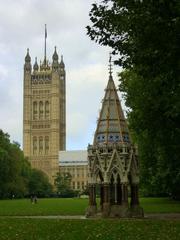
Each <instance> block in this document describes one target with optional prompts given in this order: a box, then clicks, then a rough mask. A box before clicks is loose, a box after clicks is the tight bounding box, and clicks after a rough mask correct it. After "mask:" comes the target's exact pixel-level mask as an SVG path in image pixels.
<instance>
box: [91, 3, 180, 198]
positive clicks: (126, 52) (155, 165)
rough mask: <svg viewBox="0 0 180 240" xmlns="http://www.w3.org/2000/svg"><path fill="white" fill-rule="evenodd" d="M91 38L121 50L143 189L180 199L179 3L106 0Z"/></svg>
mask: <svg viewBox="0 0 180 240" xmlns="http://www.w3.org/2000/svg"><path fill="white" fill-rule="evenodd" d="M90 20H91V22H92V25H91V26H88V27H87V30H88V35H89V36H90V38H91V39H92V40H94V41H96V42H98V43H99V44H101V45H107V46H110V47H112V49H113V53H114V54H118V60H117V61H116V63H117V64H119V65H120V66H122V67H123V69H124V70H123V72H122V73H120V74H119V78H120V90H121V91H122V92H123V93H124V98H125V100H126V105H127V106H128V107H129V109H130V111H129V112H128V120H129V124H130V128H131V131H132V132H133V137H134V140H135V141H136V142H137V143H138V147H139V154H140V160H141V178H142V186H141V189H142V190H143V192H144V193H145V194H149V195H159V194H160V195H172V196H173V197H174V198H180V188H179V185H180V160H179V159H180V124H179V123H180V100H179V96H180V60H179V56H180V45H179V43H180V31H179V29H180V1H178V0H172V1H169V0H104V1H102V2H101V3H100V4H93V5H92V9H91V11H90Z"/></svg>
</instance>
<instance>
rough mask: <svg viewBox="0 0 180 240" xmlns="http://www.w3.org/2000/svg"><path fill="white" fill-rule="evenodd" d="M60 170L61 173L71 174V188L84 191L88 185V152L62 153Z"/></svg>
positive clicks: (60, 154) (60, 153)
mask: <svg viewBox="0 0 180 240" xmlns="http://www.w3.org/2000/svg"><path fill="white" fill-rule="evenodd" d="M59 168H60V172H61V173H70V175H71V177H72V180H71V187H72V189H74V190H79V191H83V190H84V189H85V188H86V187H87V184H88V161H87V151H86V150H84V151H83V150H76V151H60V152H59Z"/></svg>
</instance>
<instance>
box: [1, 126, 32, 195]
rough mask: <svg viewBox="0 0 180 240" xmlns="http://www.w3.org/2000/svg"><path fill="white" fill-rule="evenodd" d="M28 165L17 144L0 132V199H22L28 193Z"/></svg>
mask: <svg viewBox="0 0 180 240" xmlns="http://www.w3.org/2000/svg"><path fill="white" fill-rule="evenodd" d="M29 171H30V165H29V163H28V161H27V160H26V159H25V158H24V155H23V152H22V151H21V150H20V148H19V145H18V144H17V143H11V142H10V140H9V135H8V134H6V133H3V131H2V130H0V197H1V198H7V197H8V198H9V197H12V196H15V197H22V196H24V195H26V194H27V193H28V187H27V182H28V172H29Z"/></svg>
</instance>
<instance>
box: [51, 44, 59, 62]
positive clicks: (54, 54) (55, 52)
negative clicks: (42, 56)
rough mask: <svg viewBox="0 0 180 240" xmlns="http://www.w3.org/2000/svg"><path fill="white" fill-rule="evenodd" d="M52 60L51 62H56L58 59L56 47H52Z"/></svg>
mask: <svg viewBox="0 0 180 240" xmlns="http://www.w3.org/2000/svg"><path fill="white" fill-rule="evenodd" d="M52 59H53V62H58V59H59V57H58V54H57V51H56V46H55V47H54V53H53V57H52Z"/></svg>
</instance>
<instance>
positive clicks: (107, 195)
mask: <svg viewBox="0 0 180 240" xmlns="http://www.w3.org/2000/svg"><path fill="white" fill-rule="evenodd" d="M110 59H111V57H110ZM88 164H89V207H88V209H87V216H89V217H96V216H101V217H131V216H137V217H142V216H143V209H142V208H141V207H140V206H139V199H138V184H139V166H138V156H137V150H136V148H135V147H134V146H133V144H132V140H131V137H130V133H129V130H128V126H127V123H126V119H125V117H124V114H123V111H122V107H121V103H120V100H119V97H118V94H117V90H116V87H115V84H114V81H113V78H112V71H111V61H110V72H109V81H108V84H107V87H106V89H105V96H104V99H103V102H102V109H101V111H100V116H99V119H98V123H97V129H96V132H95V135H94V142H93V144H92V145H89V146H88ZM97 188H98V189H99V192H100V207H99V209H98V208H97V204H96V189H97ZM128 192H130V195H131V202H130V204H129V203H128Z"/></svg>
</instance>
